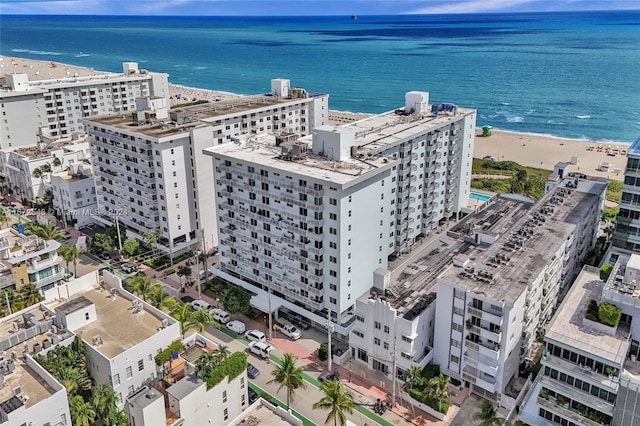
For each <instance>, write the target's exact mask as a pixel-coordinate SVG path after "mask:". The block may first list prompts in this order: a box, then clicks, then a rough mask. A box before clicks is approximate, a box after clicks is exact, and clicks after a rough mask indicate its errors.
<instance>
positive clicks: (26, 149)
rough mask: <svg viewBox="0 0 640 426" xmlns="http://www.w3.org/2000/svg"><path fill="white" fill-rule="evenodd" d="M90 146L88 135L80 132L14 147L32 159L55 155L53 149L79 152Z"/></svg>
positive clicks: (17, 152) (19, 153)
mask: <svg viewBox="0 0 640 426" xmlns="http://www.w3.org/2000/svg"><path fill="white" fill-rule="evenodd" d="M88 148H89V144H88V140H87V136H86V135H84V134H80V132H78V134H77V135H76V136H74V137H73V138H66V139H61V140H57V141H55V142H50V143H41V144H38V145H29V146H23V147H18V148H15V149H13V152H14V153H16V154H18V155H20V156H22V157H25V158H26V159H27V160H29V161H31V160H41V159H43V158H47V157H51V156H53V152H52V151H58V150H60V149H62V150H63V151H64V152H77V151H80V150H83V149H88Z"/></svg>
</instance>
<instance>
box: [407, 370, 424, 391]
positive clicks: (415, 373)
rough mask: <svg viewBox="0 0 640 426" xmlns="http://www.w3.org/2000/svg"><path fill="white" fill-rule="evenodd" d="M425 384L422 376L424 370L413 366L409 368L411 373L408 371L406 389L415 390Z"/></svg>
mask: <svg viewBox="0 0 640 426" xmlns="http://www.w3.org/2000/svg"><path fill="white" fill-rule="evenodd" d="M424 382H425V378H424V377H423V376H422V370H421V369H420V367H417V366H415V365H412V366H411V367H409V371H407V381H406V382H405V384H404V386H405V389H408V390H410V389H414V388H417V387H418V386H420V385H423V384H424Z"/></svg>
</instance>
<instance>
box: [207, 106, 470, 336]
mask: <svg viewBox="0 0 640 426" xmlns="http://www.w3.org/2000/svg"><path fill="white" fill-rule="evenodd" d="M398 111H400V113H399V112H396V111H392V112H389V113H385V114H380V115H377V116H373V117H370V118H367V119H364V120H361V121H358V122H356V123H352V124H349V125H345V126H341V127H331V126H322V127H318V128H316V129H314V131H313V135H312V136H309V137H306V138H302V139H300V140H295V138H293V139H291V138H289V139H287V138H280V139H278V138H275V140H274V138H273V137H267V136H264V137H261V136H256V137H249V138H244V139H243V140H239V141H238V142H236V143H234V144H227V145H222V146H217V147H215V148H211V149H208V150H207V151H206V153H207V154H208V155H210V156H211V157H213V164H214V167H215V172H214V176H215V185H216V203H217V209H218V224H219V235H220V269H219V270H218V271H216V272H215V273H216V274H219V275H220V276H222V277H224V278H225V279H229V280H231V281H233V282H236V283H237V284H239V285H242V286H244V287H245V288H247V289H249V290H250V291H251V292H253V293H257V297H256V298H254V301H253V303H254V305H256V306H258V307H259V308H260V309H263V310H266V309H268V307H267V305H268V303H267V299H268V297H267V292H268V291H269V290H271V291H272V292H273V293H274V296H273V297H272V304H271V309H272V310H274V311H275V310H277V308H278V307H280V306H282V307H284V308H286V309H287V310H290V311H294V312H297V313H298V314H300V315H302V316H304V317H306V318H308V319H310V320H311V321H313V322H316V323H319V324H321V325H324V324H325V322H326V318H327V317H328V316H329V315H330V318H331V319H332V321H335V322H336V323H337V324H336V331H337V332H339V333H340V334H343V335H344V334H347V333H348V329H347V327H348V324H349V323H350V320H351V319H352V318H353V309H354V306H355V301H356V299H357V298H358V297H360V295H362V294H363V293H366V292H368V289H369V287H370V282H371V275H372V273H373V271H375V270H376V269H378V268H382V269H386V268H387V262H388V260H387V258H388V256H389V255H391V254H399V253H401V252H403V251H405V250H407V249H408V248H409V247H410V246H411V245H412V244H414V243H415V242H416V241H418V240H419V239H420V238H421V237H423V236H424V235H426V234H428V233H429V232H430V231H431V230H432V229H435V228H436V227H437V226H438V224H439V223H440V221H442V220H445V219H449V218H450V217H456V216H457V215H458V213H459V212H460V211H461V209H462V207H463V206H466V204H467V200H468V192H469V191H468V188H469V175H470V170H471V153H472V151H473V136H474V128H475V111H473V110H466V109H462V108H460V109H458V110H456V112H455V113H443V114H436V115H430V114H418V113H416V114H404V113H403V112H402V110H398ZM329 312H330V313H329Z"/></svg>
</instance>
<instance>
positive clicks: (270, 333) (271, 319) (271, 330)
mask: <svg viewBox="0 0 640 426" xmlns="http://www.w3.org/2000/svg"><path fill="white" fill-rule="evenodd" d="M271 312H272V311H271V283H269V340H272V339H273V318H272V316H271Z"/></svg>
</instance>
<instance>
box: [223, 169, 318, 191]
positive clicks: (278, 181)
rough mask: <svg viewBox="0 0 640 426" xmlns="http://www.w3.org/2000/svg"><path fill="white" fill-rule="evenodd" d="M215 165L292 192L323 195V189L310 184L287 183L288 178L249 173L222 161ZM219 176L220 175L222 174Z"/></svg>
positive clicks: (225, 170)
mask: <svg viewBox="0 0 640 426" xmlns="http://www.w3.org/2000/svg"><path fill="white" fill-rule="evenodd" d="M216 167H217V169H219V170H220V172H230V173H235V174H237V175H238V176H243V177H246V178H248V179H255V180H256V182H265V183H268V184H269V185H275V186H279V187H280V188H284V189H290V190H292V191H294V192H304V193H305V194H308V195H313V196H314V197H322V196H323V195H324V189H316V188H314V187H312V186H301V185H298V184H294V183H288V182H287V180H288V179H283V178H282V177H280V176H275V177H274V178H271V177H270V176H262V175H260V174H259V173H249V172H246V171H244V170H238V169H237V168H235V167H232V166H225V165H224V164H222V163H221V164H218V165H217V166H216ZM220 176H221V177H222V176H223V175H220ZM235 184H237V181H236V182H235Z"/></svg>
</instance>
